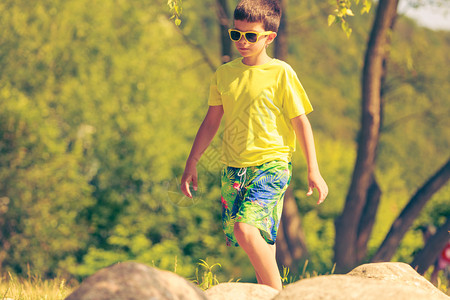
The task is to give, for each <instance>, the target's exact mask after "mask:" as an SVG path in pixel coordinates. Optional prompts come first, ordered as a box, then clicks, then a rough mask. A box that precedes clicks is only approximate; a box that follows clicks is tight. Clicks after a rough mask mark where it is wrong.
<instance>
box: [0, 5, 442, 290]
mask: <svg viewBox="0 0 450 300" xmlns="http://www.w3.org/2000/svg"><path fill="white" fill-rule="evenodd" d="M235 3H236V1H230V3H229V5H230V7H234V5H235ZM215 5H216V3H215V1H212V0H207V1H199V0H191V1H185V2H183V15H182V23H181V25H180V28H177V27H176V26H175V25H174V22H173V21H171V20H169V18H170V13H169V10H168V7H167V2H166V1H163V0H157V1H143V0H129V1H123V0H108V1H104V0H102V1H100V0H89V1H87V0H77V1H74V0H68V1H59V0H36V1H32V2H30V1H24V0H4V1H2V2H1V3H0V15H1V16H2V18H0V28H1V33H0V70H1V71H0V271H1V272H2V273H3V272H6V271H11V272H13V273H16V274H19V275H20V274H25V273H26V272H28V270H29V269H31V270H32V271H33V272H36V273H39V274H42V276H44V277H52V276H55V275H62V276H67V277H73V278H77V279H82V278H84V277H85V276H88V275H90V274H92V273H94V272H95V271H97V270H98V269H100V268H102V267H105V266H107V265H110V264H112V263H115V262H118V261H125V260H136V261H139V262H142V263H147V264H149V265H155V266H157V267H160V268H163V269H168V270H174V268H175V267H176V271H177V273H178V274H180V275H182V276H185V277H187V278H192V277H193V276H194V274H195V268H196V264H197V263H198V262H199V259H205V260H206V261H207V262H208V263H209V264H213V263H216V262H220V264H221V265H222V268H221V269H220V271H219V273H218V276H219V279H220V281H228V280H229V279H230V278H238V277H239V278H241V279H242V280H244V281H247V280H248V281H252V280H254V278H253V276H254V275H253V271H252V268H251V266H250V263H249V262H248V261H247V258H246V256H245V254H244V253H243V251H242V250H241V249H239V248H236V249H235V248H227V247H226V246H225V243H224V237H223V234H222V232H221V223H220V209H221V208H220V200H219V193H220V190H219V185H218V184H219V183H218V177H219V176H218V175H219V171H220V165H219V164H218V163H217V149H218V147H219V145H220V141H219V140H218V139H215V141H214V142H213V145H212V146H211V149H210V150H208V151H209V152H207V153H206V154H205V157H204V158H203V159H202V160H201V162H200V191H199V192H198V195H197V197H195V198H194V201H193V202H189V201H188V200H187V199H185V198H182V197H180V194H179V191H178V186H177V184H178V181H179V178H180V176H181V174H182V171H183V167H184V163H185V159H186V157H187V155H188V153H189V150H190V146H191V144H192V141H193V138H194V136H195V133H196V131H197V129H198V127H199V125H200V123H201V120H202V118H203V116H204V114H205V112H206V109H207V96H208V85H209V80H210V77H211V75H212V72H213V68H212V67H217V66H219V64H220V40H219V25H218V21H217V16H216V14H215V13H214V12H215ZM330 10H332V6H331V5H330V4H329V3H328V1H310V0H308V1H299V0H291V1H289V9H288V10H287V11H286V12H285V13H286V14H287V18H288V22H289V23H288V39H289V57H288V63H289V64H291V65H292V66H293V68H294V69H295V70H296V72H297V73H298V75H299V78H300V80H301V81H302V84H303V85H304V87H305V89H306V90H307V92H308V95H309V97H310V99H311V101H312V103H313V106H314V108H315V112H314V113H312V114H311V115H310V120H311V123H312V125H313V128H314V132H315V136H316V147H317V150H318V157H319V162H320V165H321V172H322V173H323V175H324V177H325V178H326V180H327V182H328V184H329V187H330V195H329V197H328V199H327V201H326V203H324V204H323V205H321V206H319V207H317V206H315V205H314V203H315V201H314V199H308V198H306V197H305V196H304V195H305V193H306V183H305V179H306V173H305V172H306V166H305V163H304V161H303V157H302V155H301V153H300V151H299V152H298V153H296V155H295V158H294V161H293V164H294V178H293V182H292V185H293V187H294V189H295V196H296V200H297V202H298V204H299V207H300V214H301V216H302V219H303V227H304V231H305V232H306V239H307V245H308V249H309V252H310V254H311V257H310V263H309V265H308V268H311V269H313V270H316V271H317V272H319V273H325V272H328V271H330V270H331V269H332V266H333V261H332V260H333V250H332V249H333V243H334V219H335V218H336V217H337V216H338V215H339V214H340V212H341V210H342V208H343V204H344V200H345V195H346V192H347V190H348V185H349V183H350V177H351V172H352V169H353V164H354V159H355V150H356V136H357V132H358V129H359V118H360V116H359V113H360V75H361V67H362V62H363V54H364V50H365V44H366V42H367V39H368V31H369V29H370V26H371V22H372V18H373V15H374V10H373V9H372V11H371V13H370V14H369V15H364V16H355V17H352V19H351V20H349V22H350V26H351V27H352V29H353V32H352V35H351V38H349V39H347V37H346V35H345V33H344V32H343V31H341V30H340V29H339V28H338V27H331V28H328V26H327V16H328V14H329V13H330ZM391 40H392V46H391V49H390V53H391V58H390V61H389V66H388V75H387V79H386V90H385V91H384V93H385V94H384V116H383V129H382V136H381V141H380V145H379V154H378V157H377V170H376V173H377V178H378V179H379V182H380V185H381V189H382V190H383V196H382V202H381V206H380V208H379V213H378V216H377V222H376V225H375V229H374V233H373V236H372V238H371V240H370V242H369V252H374V251H375V250H376V249H377V247H378V246H379V244H380V243H381V242H382V239H383V238H384V236H385V235H386V233H387V231H388V229H389V226H390V224H391V223H392V221H393V220H394V219H395V217H396V216H397V215H398V213H399V212H400V211H401V209H402V208H403V206H404V205H405V203H406V201H407V200H408V199H409V197H410V196H411V195H412V194H413V193H414V192H415V190H416V189H417V188H418V187H419V186H421V185H422V184H423V183H424V182H425V180H426V179H427V178H428V177H429V176H430V175H431V174H432V173H434V172H435V171H436V170H437V169H438V168H439V167H440V166H441V165H442V163H443V162H445V161H446V159H447V156H448V149H449V142H450V140H449V137H450V132H449V130H450V126H449V125H450V124H449V118H448V113H449V110H450V106H449V101H448V99H449V98H448V95H449V94H450V85H449V79H450V71H449V69H448V68H446V67H445V66H448V65H449V62H450V56H449V53H450V52H449V44H450V35H449V32H445V31H431V30H429V29H425V28H421V27H418V26H417V25H416V24H415V23H414V22H413V21H411V20H409V19H407V18H405V17H402V16H400V17H399V18H398V20H397V24H396V27H395V30H394V31H393V32H392V33H391ZM270 51H271V50H270ZM205 55H206V57H208V59H209V60H210V61H211V63H212V64H213V66H211V64H210V63H208V62H207V61H206V60H205ZM234 57H237V53H236V52H234ZM449 199H450V189H449V185H447V186H445V187H444V188H443V189H442V190H441V191H440V192H439V193H437V194H436V195H435V196H434V197H433V199H432V200H431V201H430V202H429V203H428V204H427V206H426V207H425V210H424V211H423V213H422V214H421V216H420V218H419V219H418V220H416V222H415V225H414V227H413V228H412V229H411V230H410V231H409V232H408V234H407V236H406V237H405V239H404V240H403V241H402V244H401V246H400V247H399V249H398V250H397V253H396V255H395V257H394V260H397V261H404V262H407V263H408V262H411V260H412V255H413V254H414V252H415V251H417V250H419V249H421V248H422V246H423V239H422V235H421V232H420V230H418V229H417V228H419V227H420V226H421V225H429V224H433V225H436V226H437V225H439V224H440V223H442V220H443V218H444V217H446V216H449V215H450V213H449V207H450V205H449V204H450V200H449ZM299 267H302V266H299Z"/></svg>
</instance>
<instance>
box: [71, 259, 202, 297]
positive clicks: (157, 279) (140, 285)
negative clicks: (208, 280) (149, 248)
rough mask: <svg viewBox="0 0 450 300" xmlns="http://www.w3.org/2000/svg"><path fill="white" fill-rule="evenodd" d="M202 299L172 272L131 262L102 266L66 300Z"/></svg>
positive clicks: (190, 285) (191, 286)
mask: <svg viewBox="0 0 450 300" xmlns="http://www.w3.org/2000/svg"><path fill="white" fill-rule="evenodd" d="M166 299H167V300H181V299H186V300H205V299H208V298H207V297H206V295H205V293H204V292H203V291H202V290H201V289H199V288H197V287H196V286H195V285H194V284H192V283H191V282H189V281H187V280H186V279H184V278H183V277H181V276H178V275H177V274H175V273H172V272H168V271H163V270H159V269H156V268H152V267H149V266H146V265H143V264H139V263H135V262H124V263H119V264H116V265H112V266H110V267H108V268H104V269H102V270H100V271H98V272H97V273H95V274H93V275H92V276H90V277H88V278H87V279H86V280H84V281H83V282H82V284H81V285H80V287H78V288H77V289H76V290H75V291H74V292H73V293H72V294H70V295H69V296H68V297H67V298H66V300H166Z"/></svg>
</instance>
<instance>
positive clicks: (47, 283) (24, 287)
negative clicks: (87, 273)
mask: <svg viewBox="0 0 450 300" xmlns="http://www.w3.org/2000/svg"><path fill="white" fill-rule="evenodd" d="M73 289H74V287H69V286H68V285H67V283H66V281H65V280H64V279H60V278H56V279H50V280H44V279H42V278H40V277H38V276H33V277H30V276H28V278H20V277H18V276H15V275H12V274H11V273H8V274H6V275H3V276H2V277H1V278H0V300H1V299H14V300H38V299H45V300H61V299H64V298H66V297H67V296H68V295H69V294H70V293H71V292H72V290H73Z"/></svg>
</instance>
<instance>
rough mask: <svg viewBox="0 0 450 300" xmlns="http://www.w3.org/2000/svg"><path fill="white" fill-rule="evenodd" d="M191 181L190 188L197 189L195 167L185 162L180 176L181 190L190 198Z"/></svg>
mask: <svg viewBox="0 0 450 300" xmlns="http://www.w3.org/2000/svg"><path fill="white" fill-rule="evenodd" d="M191 182H192V188H193V189H194V191H197V188H198V185H197V167H196V165H195V164H193V163H192V164H189V163H186V168H185V169H184V173H183V176H182V177H181V191H182V192H183V194H184V195H185V196H186V197H189V198H192V193H191V189H190V184H191Z"/></svg>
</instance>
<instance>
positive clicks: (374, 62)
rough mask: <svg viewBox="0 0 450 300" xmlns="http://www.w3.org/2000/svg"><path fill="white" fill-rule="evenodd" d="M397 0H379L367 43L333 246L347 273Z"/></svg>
mask: <svg viewBox="0 0 450 300" xmlns="http://www.w3.org/2000/svg"><path fill="white" fill-rule="evenodd" d="M397 5H398V0H380V1H379V3H378V8H377V12H376V16H375V21H374V24H373V27H372V32H371V34H370V39H369V42H368V45H367V50H366V55H365V60H364V69H363V75H362V114H361V130H360V133H359V138H358V153H357V158H356V163H355V168H354V170H353V177H352V182H351V184H350V188H349V191H348V194H347V198H346V202H345V206H344V210H343V212H342V214H341V216H340V217H339V218H338V219H337V220H336V240H335V246H334V252H335V262H336V271H337V272H347V271H348V270H350V269H351V268H353V267H354V266H355V265H356V264H357V263H358V261H357V259H358V256H357V233H358V228H359V223H360V219H361V215H362V213H363V209H364V206H365V204H366V197H367V191H368V189H369V187H370V184H371V181H372V176H373V175H372V174H373V170H374V162H375V152H376V147H377V143H378V136H379V131H380V90H381V79H382V76H383V60H384V58H385V53H386V51H387V43H388V40H387V37H388V31H389V28H390V26H391V24H392V23H393V20H394V19H395V17H396V14H397Z"/></svg>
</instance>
